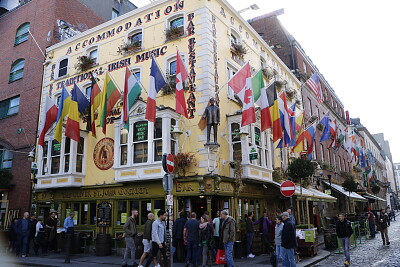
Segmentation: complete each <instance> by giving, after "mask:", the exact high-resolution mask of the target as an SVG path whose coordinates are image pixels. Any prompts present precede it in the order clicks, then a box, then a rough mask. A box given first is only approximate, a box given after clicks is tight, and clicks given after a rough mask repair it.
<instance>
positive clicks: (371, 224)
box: [367, 208, 375, 238]
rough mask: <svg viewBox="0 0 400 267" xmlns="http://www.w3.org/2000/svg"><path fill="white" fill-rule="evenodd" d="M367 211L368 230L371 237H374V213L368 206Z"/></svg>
mask: <svg viewBox="0 0 400 267" xmlns="http://www.w3.org/2000/svg"><path fill="white" fill-rule="evenodd" d="M367 211H368V212H367V216H368V224H369V232H370V235H371V238H375V215H374V213H373V212H372V211H371V209H370V208H368V209H367Z"/></svg>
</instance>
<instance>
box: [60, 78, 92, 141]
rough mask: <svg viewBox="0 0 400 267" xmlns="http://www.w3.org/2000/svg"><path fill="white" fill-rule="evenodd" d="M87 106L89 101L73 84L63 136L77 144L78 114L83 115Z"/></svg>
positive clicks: (78, 133) (78, 137) (78, 131)
mask: <svg viewBox="0 0 400 267" xmlns="http://www.w3.org/2000/svg"><path fill="white" fill-rule="evenodd" d="M88 106H89V101H88V100H87V99H86V97H85V95H84V94H83V93H82V91H81V89H79V87H78V86H77V85H76V84H74V89H72V91H71V101H70V103H69V107H68V118H67V125H66V127H65V136H66V137H69V138H71V140H74V141H76V142H78V143H79V139H80V125H79V122H80V119H79V113H81V114H82V113H83V112H84V111H85V109H86V108H87V107H88Z"/></svg>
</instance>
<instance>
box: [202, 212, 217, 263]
mask: <svg viewBox="0 0 400 267" xmlns="http://www.w3.org/2000/svg"><path fill="white" fill-rule="evenodd" d="M199 229H200V230H199V237H200V244H199V247H200V249H199V251H200V252H201V253H202V254H201V255H202V256H203V265H202V266H203V267H205V266H206V265H207V260H208V255H209V252H210V251H211V250H212V249H214V247H213V241H214V238H213V236H212V234H213V229H212V226H211V224H210V223H209V222H208V218H207V216H206V215H203V216H201V218H200V225H199ZM199 254H200V253H199ZM209 266H211V264H210V265H209Z"/></svg>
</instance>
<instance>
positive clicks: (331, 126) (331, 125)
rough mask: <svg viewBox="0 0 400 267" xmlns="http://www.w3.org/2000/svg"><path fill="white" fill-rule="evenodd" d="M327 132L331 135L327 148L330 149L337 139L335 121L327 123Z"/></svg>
mask: <svg viewBox="0 0 400 267" xmlns="http://www.w3.org/2000/svg"><path fill="white" fill-rule="evenodd" d="M329 132H330V133H331V136H332V143H331V144H330V145H329V148H332V147H333V146H334V145H336V139H337V123H336V119H334V120H330V121H329Z"/></svg>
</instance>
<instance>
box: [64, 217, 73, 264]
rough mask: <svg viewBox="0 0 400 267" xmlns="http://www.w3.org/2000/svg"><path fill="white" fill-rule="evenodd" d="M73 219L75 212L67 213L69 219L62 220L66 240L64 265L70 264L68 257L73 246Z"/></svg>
mask: <svg viewBox="0 0 400 267" xmlns="http://www.w3.org/2000/svg"><path fill="white" fill-rule="evenodd" d="M74 217H75V212H73V211H71V212H70V213H69V217H67V218H65V220H64V228H65V237H66V239H67V244H66V249H65V261H64V262H65V263H70V255H71V245H72V244H73V238H74V232H75V231H74V229H75V228H74Z"/></svg>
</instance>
